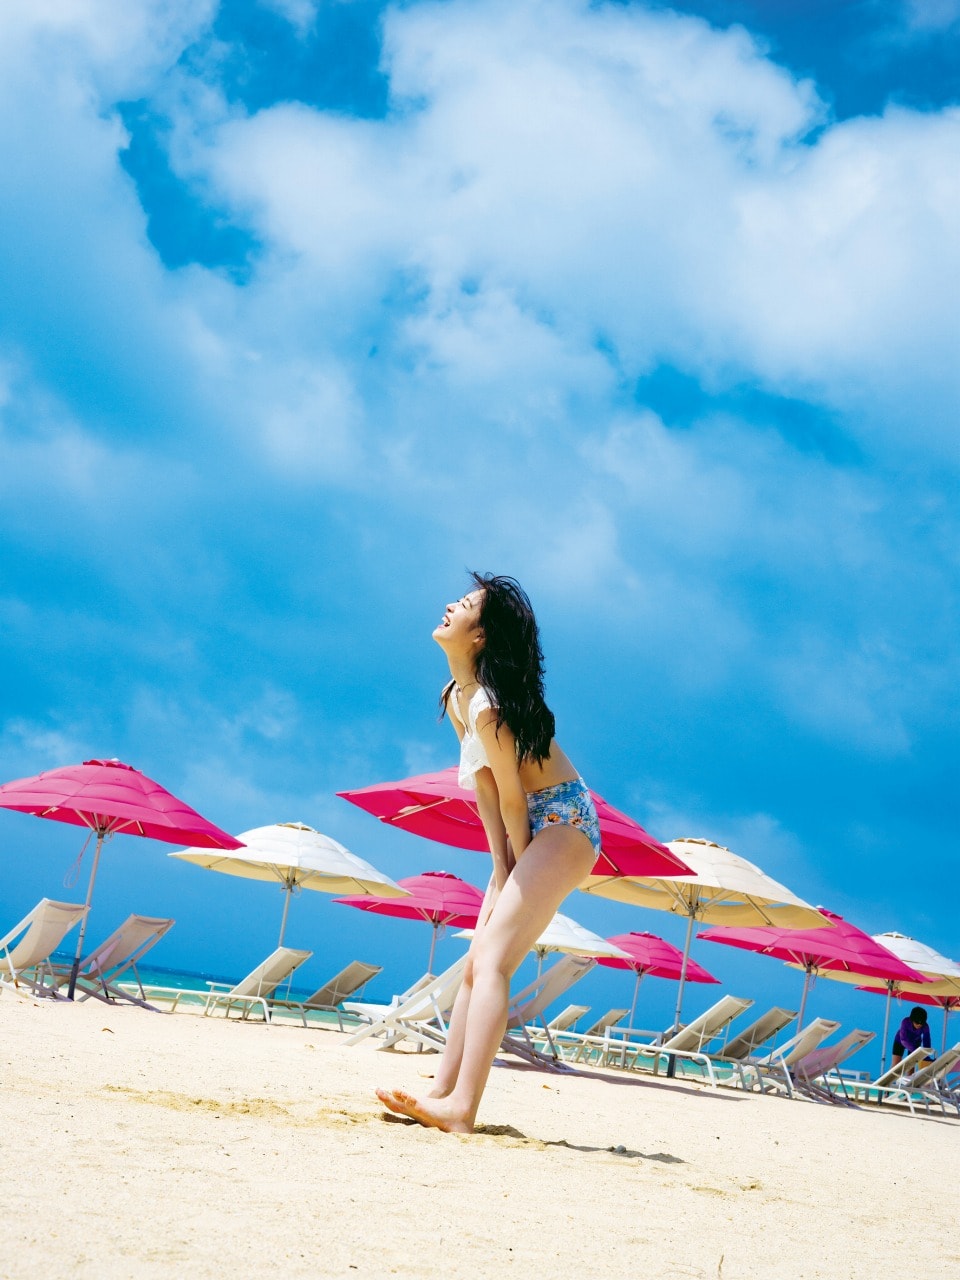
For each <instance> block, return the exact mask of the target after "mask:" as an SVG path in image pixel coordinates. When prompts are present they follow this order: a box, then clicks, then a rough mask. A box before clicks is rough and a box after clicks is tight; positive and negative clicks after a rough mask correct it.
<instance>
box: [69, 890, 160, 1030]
mask: <svg viewBox="0 0 960 1280" xmlns="http://www.w3.org/2000/svg"><path fill="white" fill-rule="evenodd" d="M173 925H174V921H173V920H169V919H160V918H157V917H155V916H139V915H136V914H134V913H131V914H130V915H129V916H127V918H126V920H124V922H123V924H121V925H120V927H119V928H117V929H114V931H113V933H111V934H110V936H109V938H105V939H104V940H103V942H101V943H100V945H99V946H98V947H94V948H93V950H92V951H88V952H87V954H86V955H85V956H84V958H83V959H82V960H81V961H80V967H79V969H78V970H77V984H76V990H75V992H74V998H75V999H77V1000H89V999H90V997H91V996H93V997H95V998H96V999H97V1000H105V1001H107V1002H111V1001H117V1000H121V1001H124V1002H127V1003H130V1004H138V1005H141V1006H142V1007H143V1008H144V1009H151V1010H153V1011H154V1012H159V1010H157V1009H155V1007H154V1006H153V1005H152V1004H149V1003H148V1001H147V997H146V994H145V992H144V989H143V983H142V982H141V981H140V975H139V973H138V972H137V962H138V961H139V960H141V959H142V958H143V956H145V955H146V954H147V952H148V951H149V950H150V948H151V947H153V946H155V945H156V943H158V942H159V941H160V939H161V938H162V937H163V935H164V934H165V933H168V932H169V930H170V929H172V928H173ZM72 968H73V966H72V965H64V964H58V965H55V966H54V970H55V976H56V982H57V984H58V986H59V987H64V986H66V985H67V983H69V981H70V974H71V971H72ZM131 970H132V972H133V977H134V979H135V985H133V984H126V985H124V986H121V985H120V979H121V978H122V977H124V975H125V974H127V973H128V972H129V971H131ZM137 992H139V995H138V994H136V993H137Z"/></svg>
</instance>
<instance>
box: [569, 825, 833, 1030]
mask: <svg viewBox="0 0 960 1280" xmlns="http://www.w3.org/2000/svg"><path fill="white" fill-rule="evenodd" d="M667 848H668V849H670V851H671V852H672V853H675V854H676V855H677V856H678V857H679V858H682V859H683V861H684V862H685V863H686V864H687V866H689V867H690V868H691V869H692V870H693V871H694V872H695V873H696V874H695V875H692V876H657V877H647V876H643V877H640V876H620V877H616V878H614V877H611V878H610V879H609V880H605V881H601V882H600V883H598V884H592V885H590V887H589V888H586V889H583V890H582V892H584V893H596V894H599V895H600V896H601V897H604V898H613V899H615V900H616V901H618V902H627V903H630V904H631V905H633V906H636V907H650V908H652V909H653V910H654V911H669V912H671V913H672V914H673V915H678V916H686V918H687V936H686V940H685V943H684V948H683V968H682V971H681V974H680V982H679V985H678V988H677V1008H676V1015H675V1020H674V1025H675V1026H679V1025H680V1014H681V1011H682V1007H683V989H684V985H685V981H686V970H687V963H688V960H689V956H690V944H691V942H692V940H693V929H694V925H695V924H697V923H699V922H705V923H709V924H726V925H778V926H779V927H780V928H783V929H815V928H819V927H821V926H823V927H826V926H829V924H830V921H829V920H827V919H826V917H825V916H822V915H821V914H820V912H819V911H818V910H817V909H816V907H812V906H811V905H810V903H809V902H804V901H803V899H802V898H798V897H797V895H796V894H795V893H793V892H791V890H789V889H787V888H786V887H785V886H784V885H782V884H778V882H777V881H776V880H773V879H771V878H770V876H768V875H766V874H765V872H763V871H761V870H760V868H759V867H757V866H755V865H754V864H753V863H752V862H748V861H747V859H746V858H741V857H740V856H739V855H738V854H736V853H731V851H730V850H729V849H727V848H725V847H724V846H723V845H719V844H715V843H714V841H712V840H703V839H699V838H696V837H692V836H688V837H685V838H683V839H681V840H670V841H668V842H667Z"/></svg>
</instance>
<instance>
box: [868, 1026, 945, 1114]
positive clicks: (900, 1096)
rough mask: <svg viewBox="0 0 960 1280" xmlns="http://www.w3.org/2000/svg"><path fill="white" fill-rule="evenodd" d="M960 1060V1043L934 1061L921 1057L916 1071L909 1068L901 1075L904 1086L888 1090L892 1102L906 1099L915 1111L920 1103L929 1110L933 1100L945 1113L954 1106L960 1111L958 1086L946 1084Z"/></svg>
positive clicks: (927, 1050) (925, 1051)
mask: <svg viewBox="0 0 960 1280" xmlns="http://www.w3.org/2000/svg"><path fill="white" fill-rule="evenodd" d="M923 1052H924V1053H925V1054H927V1055H929V1053H930V1050H929V1049H925V1050H924V1051H923ZM906 1061H907V1059H906V1058H904V1062H906ZM958 1064H960V1043H958V1044H955V1045H954V1046H953V1048H952V1049H947V1050H946V1052H945V1053H941V1054H940V1055H939V1056H938V1057H936V1058H934V1059H933V1061H932V1062H930V1061H926V1062H925V1061H922V1060H921V1061H920V1062H918V1063H917V1070H916V1071H915V1072H912V1073H910V1072H907V1073H905V1074H904V1076H903V1077H901V1080H900V1088H896V1087H895V1086H894V1087H893V1088H892V1089H890V1090H887V1091H885V1092H886V1094H887V1095H888V1096H889V1100H890V1101H891V1102H905V1103H906V1104H907V1105H908V1106H909V1108H910V1110H911V1112H912V1111H914V1109H915V1106H918V1105H919V1106H922V1107H923V1108H924V1110H925V1111H929V1110H930V1104H931V1103H933V1104H935V1105H936V1106H939V1108H940V1110H941V1111H943V1112H944V1113H945V1112H946V1109H947V1107H948V1106H950V1107H953V1108H954V1110H955V1111H956V1112H957V1113H958V1114H960V1096H958V1093H957V1091H956V1090H954V1089H949V1088H945V1087H944V1081H945V1079H946V1077H947V1076H948V1075H949V1074H950V1073H951V1072H952V1071H955V1070H956V1069H957V1065H958ZM902 1065H903V1064H901V1069H902Z"/></svg>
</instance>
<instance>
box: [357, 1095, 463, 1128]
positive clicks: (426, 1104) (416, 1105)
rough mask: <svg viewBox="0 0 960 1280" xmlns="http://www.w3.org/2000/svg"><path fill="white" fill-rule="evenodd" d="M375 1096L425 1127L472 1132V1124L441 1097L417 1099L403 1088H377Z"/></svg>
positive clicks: (391, 1108)
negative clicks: (455, 1112)
mask: <svg viewBox="0 0 960 1280" xmlns="http://www.w3.org/2000/svg"><path fill="white" fill-rule="evenodd" d="M377 1097H378V1098H379V1099H380V1101H381V1102H382V1103H383V1105H384V1106H385V1107H389V1108H390V1110H391V1111H395V1112H396V1113H397V1114H398V1115H402V1116H409V1118H410V1119H411V1120H416V1122H417V1124H422V1125H423V1126H424V1127H425V1128H427V1129H442V1130H443V1132H444V1133H473V1125H472V1124H469V1123H468V1122H467V1121H466V1120H464V1119H463V1117H462V1116H459V1115H456V1114H454V1112H453V1110H452V1109H451V1108H450V1106H449V1105H448V1104H447V1103H446V1100H445V1099H443V1098H424V1099H423V1100H422V1101H418V1100H417V1099H416V1098H414V1097H413V1096H412V1095H411V1094H409V1093H407V1092H406V1090H405V1089H378V1090H377Z"/></svg>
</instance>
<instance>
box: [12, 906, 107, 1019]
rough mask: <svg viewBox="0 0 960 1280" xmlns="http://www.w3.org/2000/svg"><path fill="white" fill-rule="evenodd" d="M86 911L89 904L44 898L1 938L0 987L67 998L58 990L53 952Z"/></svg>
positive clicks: (24, 992) (21, 993) (20, 992)
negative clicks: (86, 905)
mask: <svg viewBox="0 0 960 1280" xmlns="http://www.w3.org/2000/svg"><path fill="white" fill-rule="evenodd" d="M86 914H87V908H86V907H84V906H81V905H80V904H79V903H75V902H54V901H53V900H52V899H51V898H41V899H40V901H39V902H38V903H37V905H36V906H35V907H34V908H33V910H32V911H30V912H29V913H28V914H27V915H25V916H24V917H23V919H22V920H21V921H20V923H19V924H16V925H14V927H13V928H12V929H11V930H10V932H9V933H7V934H6V935H5V936H4V937H2V938H0V989H2V988H4V987H6V988H8V989H9V990H11V991H15V992H16V993H17V994H18V995H22V996H26V995H34V996H47V997H50V998H52V999H56V1000H65V999H66V998H67V997H66V996H65V995H62V994H61V993H60V992H59V991H58V990H57V984H56V978H55V975H54V971H53V962H52V960H51V956H52V955H53V952H54V951H56V949H57V947H59V946H60V943H61V942H62V941H63V940H64V938H65V937H66V936H67V934H68V933H69V932H70V930H71V929H72V928H73V927H74V925H76V924H79V923H80V921H81V920H82V919H83V917H84V916H85V915H86Z"/></svg>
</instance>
